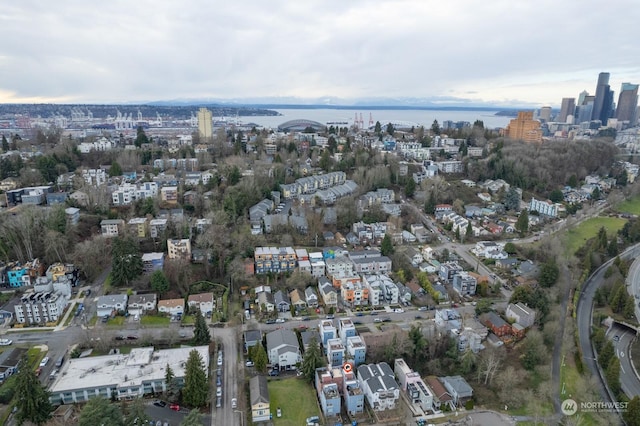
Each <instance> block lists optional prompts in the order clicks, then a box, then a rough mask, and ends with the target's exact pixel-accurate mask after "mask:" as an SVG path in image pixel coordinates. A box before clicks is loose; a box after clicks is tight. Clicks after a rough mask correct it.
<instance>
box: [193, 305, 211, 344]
mask: <svg viewBox="0 0 640 426" xmlns="http://www.w3.org/2000/svg"><path fill="white" fill-rule="evenodd" d="M195 316H196V317H195V324H194V328H193V340H192V342H193V344H194V345H196V346H201V345H208V344H209V343H211V333H209V327H207V322H206V321H205V319H204V316H203V315H202V312H200V309H198V310H196V314H195Z"/></svg>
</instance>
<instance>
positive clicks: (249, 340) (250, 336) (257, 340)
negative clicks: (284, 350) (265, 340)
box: [244, 330, 262, 353]
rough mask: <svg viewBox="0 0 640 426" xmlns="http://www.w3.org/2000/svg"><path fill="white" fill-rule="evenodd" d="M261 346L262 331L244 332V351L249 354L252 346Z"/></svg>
mask: <svg viewBox="0 0 640 426" xmlns="http://www.w3.org/2000/svg"><path fill="white" fill-rule="evenodd" d="M260 344H262V331H260V330H247V331H245V332H244V350H245V352H247V353H248V352H249V349H250V348H251V347H252V346H256V345H260Z"/></svg>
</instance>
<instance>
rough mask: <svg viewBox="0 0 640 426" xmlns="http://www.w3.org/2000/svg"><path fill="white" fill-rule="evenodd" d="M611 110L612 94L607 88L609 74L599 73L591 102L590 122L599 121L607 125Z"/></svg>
mask: <svg viewBox="0 0 640 426" xmlns="http://www.w3.org/2000/svg"><path fill="white" fill-rule="evenodd" d="M612 110H613V92H612V91H611V86H609V73H608V72H601V73H600V74H599V75H598V84H597V85H596V97H595V99H594V102H593V111H592V112H591V119H592V120H600V122H601V123H602V124H603V125H606V124H607V121H608V120H609V118H611V113H612Z"/></svg>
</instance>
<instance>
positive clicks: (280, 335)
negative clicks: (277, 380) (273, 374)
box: [267, 329, 302, 370]
mask: <svg viewBox="0 0 640 426" xmlns="http://www.w3.org/2000/svg"><path fill="white" fill-rule="evenodd" d="M267 355H268V356H269V363H270V364H271V365H272V366H275V365H276V364H277V365H278V368H279V369H281V370H283V369H289V368H290V367H293V366H295V365H296V364H297V363H299V362H301V361H302V355H301V354H300V345H299V343H298V338H297V337H296V334H295V333H294V332H293V331H291V330H285V329H280V330H274V331H272V332H270V333H267Z"/></svg>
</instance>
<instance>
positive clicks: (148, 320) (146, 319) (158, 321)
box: [140, 315, 169, 326]
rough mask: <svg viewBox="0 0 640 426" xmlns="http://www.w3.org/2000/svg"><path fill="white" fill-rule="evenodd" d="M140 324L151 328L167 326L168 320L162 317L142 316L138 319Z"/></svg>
mask: <svg viewBox="0 0 640 426" xmlns="http://www.w3.org/2000/svg"><path fill="white" fill-rule="evenodd" d="M140 324H142V325H151V326H166V325H169V318H168V317H164V316H155V315H143V316H142V317H141V318H140Z"/></svg>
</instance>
